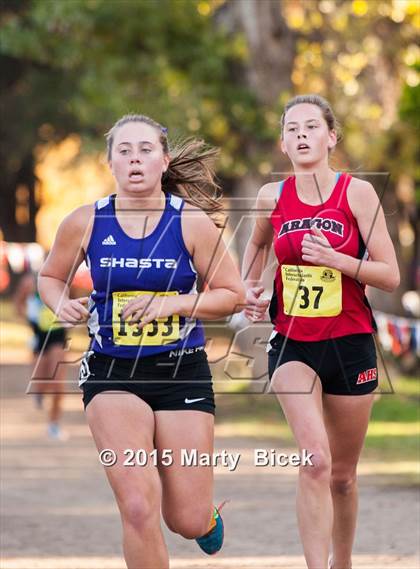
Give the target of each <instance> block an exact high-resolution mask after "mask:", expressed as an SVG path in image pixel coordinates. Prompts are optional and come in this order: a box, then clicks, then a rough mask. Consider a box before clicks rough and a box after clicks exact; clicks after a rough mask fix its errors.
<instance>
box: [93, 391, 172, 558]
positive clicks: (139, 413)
mask: <svg viewBox="0 0 420 569" xmlns="http://www.w3.org/2000/svg"><path fill="white" fill-rule="evenodd" d="M86 417H87V420H88V423H89V427H90V429H91V431H92V434H93V437H94V440H95V443H96V446H97V448H98V450H99V451H100V450H102V449H112V450H113V451H115V452H116V453H117V456H118V462H117V463H116V464H115V466H111V467H107V468H105V472H106V474H107V476H108V480H109V482H110V484H111V487H112V489H113V491H114V494H115V497H116V500H117V504H118V507H119V510H120V514H121V520H122V526H123V548H124V556H125V560H126V563H127V567H128V569H139V568H140V567H145V568H146V567H147V568H148V569H149V568H150V569H152V568H156V569H165V568H168V567H169V560H168V552H167V549H166V545H165V542H164V539H163V535H162V530H161V525H160V506H161V483H160V480H159V473H158V470H157V468H156V466H154V465H153V461H152V460H148V461H147V465H146V466H123V462H124V460H126V458H127V457H126V456H124V450H125V449H128V448H129V449H133V450H134V451H135V450H136V449H144V450H145V451H146V452H147V454H148V456H150V453H151V452H152V451H153V449H154V443H153V438H154V431H155V419H154V415H153V411H152V410H151V408H150V407H149V406H148V405H147V404H146V403H145V402H144V401H142V400H141V399H140V398H139V397H137V396H136V395H133V394H131V393H124V392H109V391H108V392H104V393H99V394H98V395H95V397H94V398H93V399H92V400H91V401H90V403H89V404H88V405H87V407H86Z"/></svg>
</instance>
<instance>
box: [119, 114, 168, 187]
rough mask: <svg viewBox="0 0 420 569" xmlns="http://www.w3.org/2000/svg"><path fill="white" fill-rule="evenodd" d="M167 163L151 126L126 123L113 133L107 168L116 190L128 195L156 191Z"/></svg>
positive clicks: (155, 132) (156, 134)
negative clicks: (115, 183) (112, 176)
mask: <svg viewBox="0 0 420 569" xmlns="http://www.w3.org/2000/svg"><path fill="white" fill-rule="evenodd" d="M168 163H169V157H168V156H166V155H165V154H164V152H163V148H162V144H161V143H160V141H159V133H158V131H157V130H156V129H155V128H153V127H152V126H150V125H148V124H145V123H141V122H129V123H126V124H124V125H123V126H121V127H120V128H119V129H118V130H117V131H116V133H115V136H114V142H113V145H112V154H111V160H110V163H109V165H110V168H111V171H112V173H113V175H114V177H115V179H116V181H117V185H118V188H119V189H120V190H122V191H125V192H129V193H130V194H141V193H144V192H150V191H153V190H156V189H158V190H159V191H160V189H161V178H162V173H163V172H165V171H166V169H167V167H168Z"/></svg>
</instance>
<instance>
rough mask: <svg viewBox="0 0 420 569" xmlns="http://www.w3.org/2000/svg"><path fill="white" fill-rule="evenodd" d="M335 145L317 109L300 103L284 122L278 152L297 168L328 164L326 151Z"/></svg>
mask: <svg viewBox="0 0 420 569" xmlns="http://www.w3.org/2000/svg"><path fill="white" fill-rule="evenodd" d="M336 142H337V137H336V133H335V131H333V130H332V131H330V130H329V129H328V125H327V123H326V121H325V119H324V117H323V116H322V110H321V109H320V108H319V107H318V106H317V105H312V104H310V103H301V104H299V105H295V106H294V107H292V108H291V109H289V110H288V111H287V113H286V116H285V118H284V128H283V139H282V141H281V148H282V151H283V152H284V153H285V154H287V155H288V157H289V158H290V160H291V161H292V163H293V164H294V165H296V166H297V167H299V166H306V167H307V166H310V165H314V166H315V165H316V164H319V163H320V162H323V161H325V160H328V150H330V149H332V148H334V146H335V144H336Z"/></svg>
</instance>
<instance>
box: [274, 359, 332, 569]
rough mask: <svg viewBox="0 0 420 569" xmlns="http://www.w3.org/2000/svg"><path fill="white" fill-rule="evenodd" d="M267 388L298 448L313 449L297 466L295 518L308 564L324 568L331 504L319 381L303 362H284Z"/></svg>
mask: <svg viewBox="0 0 420 569" xmlns="http://www.w3.org/2000/svg"><path fill="white" fill-rule="evenodd" d="M271 389H272V391H273V392H274V393H276V394H277V398H278V399H279V401H280V404H281V406H282V409H283V411H284V414H285V416H286V419H287V422H288V423H289V426H290V428H291V429H292V432H293V434H294V437H295V439H296V442H297V444H298V447H299V450H300V451H302V450H303V449H306V450H307V452H308V453H313V457H312V459H311V461H312V463H313V466H309V465H306V466H301V467H300V470H299V481H298V491H297V518H298V524H299V531H300V536H301V540H302V544H303V550H304V554H305V559H306V563H307V566H308V568H309V569H326V567H327V563H328V549H329V543H330V539H331V532H332V523H333V507H332V499H331V491H330V480H331V456H330V450H329V443H328V437H327V433H326V430H325V426H324V421H323V415H322V388H321V383H320V381H319V378H318V377H317V376H316V374H315V372H314V371H313V370H312V369H311V368H310V367H309V366H307V365H306V364H303V363H301V362H288V363H285V364H283V365H281V366H280V367H279V368H277V370H276V371H275V372H274V374H273V377H272V380H271Z"/></svg>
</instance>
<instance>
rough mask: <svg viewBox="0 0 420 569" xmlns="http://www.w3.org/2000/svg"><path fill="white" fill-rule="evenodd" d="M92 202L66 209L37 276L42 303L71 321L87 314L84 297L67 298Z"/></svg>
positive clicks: (83, 245)
mask: <svg viewBox="0 0 420 569" xmlns="http://www.w3.org/2000/svg"><path fill="white" fill-rule="evenodd" d="M93 214H94V210H93V206H91V205H89V206H82V207H80V208H78V209H76V210H74V211H73V212H72V213H70V214H69V215H68V216H67V217H66V218H65V219H64V220H63V221H62V223H61V225H60V227H59V228H58V231H57V235H56V238H55V241H54V245H53V247H52V249H51V251H50V254H49V255H48V257H47V259H46V261H45V263H44V265H43V266H42V268H41V270H40V272H39V276H38V289H39V293H40V296H41V298H42V300H43V301H44V303H45V304H46V305H47V306H49V308H51V310H53V311H54V312H55V313H56V314H57V317H58V319H59V320H60V321H62V322H65V323H68V324H75V323H80V322H81V321H83V320H85V319H86V318H87V317H88V316H89V312H88V310H87V309H86V308H85V306H84V305H85V304H87V300H88V299H87V298H85V297H84V298H78V299H72V300H71V299H70V297H69V294H70V285H71V282H72V280H73V277H74V275H75V273H76V271H77V269H78V267H79V265H80V264H81V263H82V261H83V259H84V251H85V248H86V246H87V244H88V242H89V238H90V233H91V225H92V221H93Z"/></svg>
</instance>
